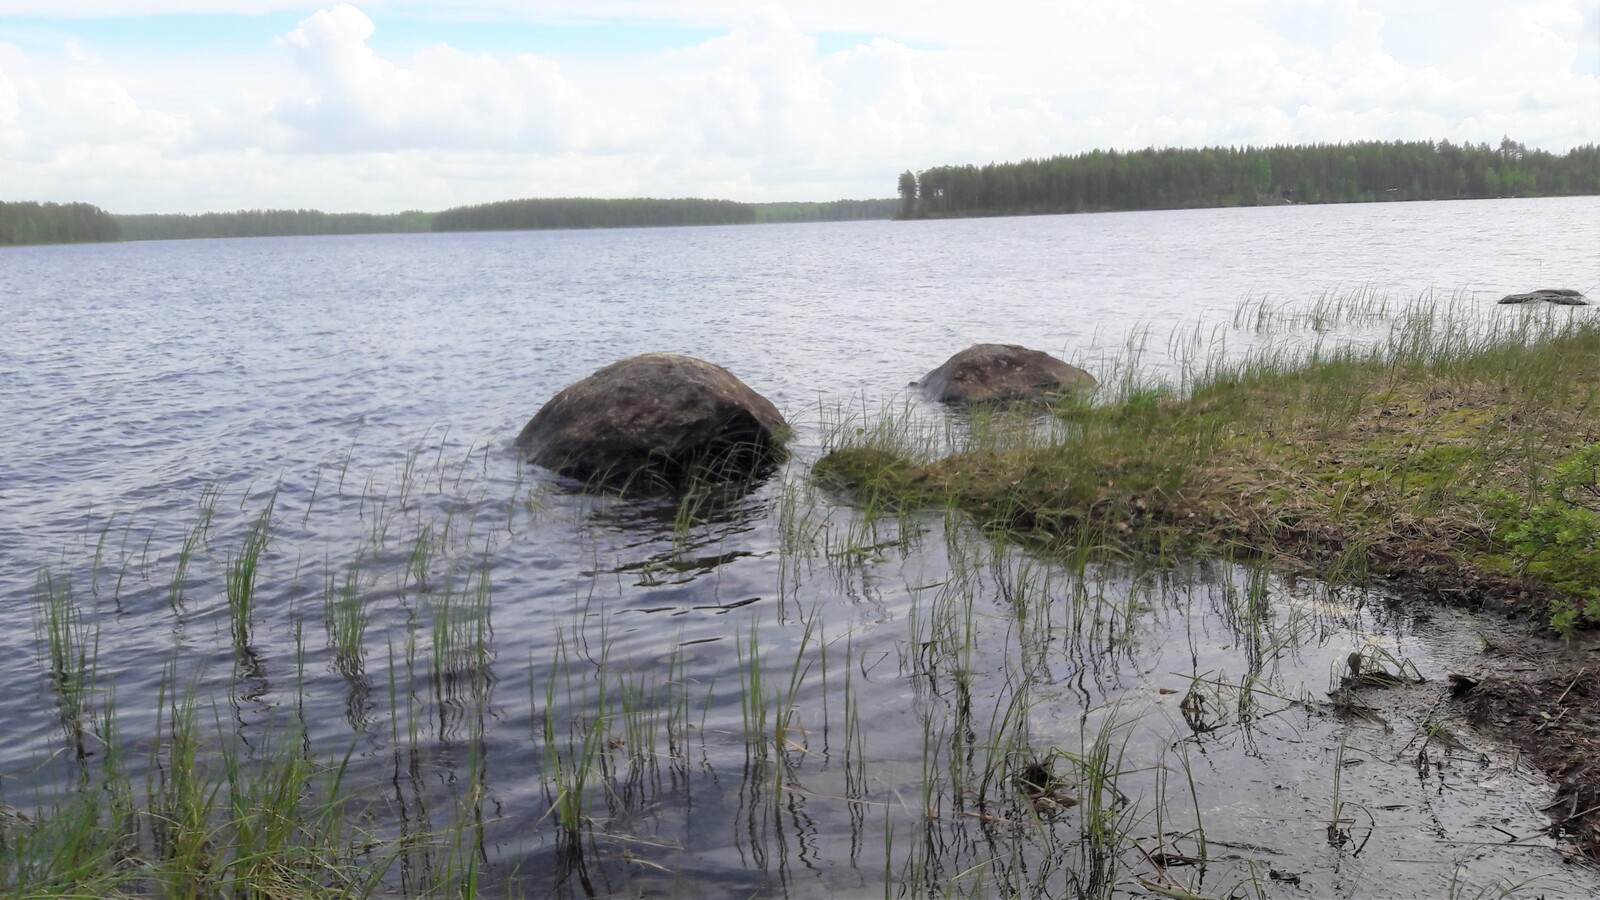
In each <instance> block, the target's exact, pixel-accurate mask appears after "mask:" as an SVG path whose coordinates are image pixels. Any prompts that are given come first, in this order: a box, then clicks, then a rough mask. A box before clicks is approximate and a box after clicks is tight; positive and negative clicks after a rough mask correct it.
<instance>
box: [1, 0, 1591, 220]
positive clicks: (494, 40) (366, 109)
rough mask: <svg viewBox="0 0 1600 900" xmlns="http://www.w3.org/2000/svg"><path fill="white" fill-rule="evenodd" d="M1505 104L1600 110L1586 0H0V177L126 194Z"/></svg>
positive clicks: (288, 191)
mask: <svg viewBox="0 0 1600 900" xmlns="http://www.w3.org/2000/svg"><path fill="white" fill-rule="evenodd" d="M1504 136H1509V137H1511V138H1512V139H1514V140H1517V141H1521V142H1523V143H1525V144H1527V145H1528V146H1530V147H1538V148H1542V149H1546V150H1551V151H1555V152H1564V151H1566V150H1568V149H1570V148H1572V147H1574V146H1577V145H1581V144H1590V143H1596V142H1600V0H1527V2H1524V0H1049V2H1045V0H992V2H989V3H978V2H976V0H805V2H760V0H448V2H446V0H356V2H350V3H330V2H326V0H324V2H320V3H318V2H296V0H209V2H205V0H0V199H6V200H24V199H26V200H53V201H58V202H66V201H78V200H81V201H87V202H90V203H94V204H97V205H99V206H101V207H103V208H105V209H107V210H109V211H112V212H119V213H138V212H202V211H207V210H232V209H246V208H269V207H272V208H318V209H324V210H329V211H367V212H395V211H400V210H405V209H425V210H435V209H442V208H446V207H449V206H455V205H460V204H466V203H482V202H487V201H492V200H502V199H510V198H516V197H555V196H591V197H634V196H651V197H683V196H699V197H717V198H728V199H735V200H745V201H768V200H833V199H839V198H867V197H888V196H893V195H894V193H895V186H896V177H897V176H898V174H899V173H900V172H902V171H905V170H908V169H909V170H912V171H920V170H922V169H926V168H929V167H931V166H936V165H944V164H966V163H973V164H977V165H982V164H985V163H988V162H1003V161H1008V160H1019V159H1025V158H1030V157H1044V156H1053V155H1057V154H1070V153H1077V152H1081V151H1086V150H1092V149H1095V148H1105V149H1123V150H1129V149H1140V148H1143V147H1150V146H1155V147H1194V146H1204V145H1243V144H1277V143H1313V142H1328V141H1355V140H1402V139H1403V140H1450V141H1454V142H1462V141H1470V142H1479V141H1487V142H1489V143H1498V142H1499V140H1500V139H1501V138H1502V137H1504Z"/></svg>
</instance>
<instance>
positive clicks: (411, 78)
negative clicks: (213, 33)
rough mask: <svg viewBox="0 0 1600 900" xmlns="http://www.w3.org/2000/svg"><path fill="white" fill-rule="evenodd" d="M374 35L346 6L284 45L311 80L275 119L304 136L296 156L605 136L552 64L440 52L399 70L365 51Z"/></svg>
mask: <svg viewBox="0 0 1600 900" xmlns="http://www.w3.org/2000/svg"><path fill="white" fill-rule="evenodd" d="M374 31H375V26H374V24H373V22H372V20H371V19H370V18H369V17H368V16H367V15H366V14H365V13H363V12H361V11H360V10H359V9H357V8H355V7H354V6H350V5H349V4H340V5H338V6H335V7H333V8H332V9H328V10H323V11H320V12H317V13H316V14H314V15H312V16H310V17H309V18H307V19H306V20H305V21H303V22H301V23H300V25H299V26H298V27H297V28H295V29H294V30H293V31H291V32H289V33H288V34H287V35H285V36H284V37H283V38H282V40H281V42H280V43H281V45H282V46H283V47H284V48H285V49H287V50H288V52H289V53H290V55H291V56H292V57H293V58H294V60H295V62H296V64H297V65H298V67H299V69H300V71H301V73H302V75H303V76H304V80H303V88H302V90H301V92H300V93H299V95H298V96H290V97H284V98H282V99H281V100H280V101H279V102H278V103H277V104H276V107H275V109H274V115H275V117H276V118H277V119H278V120H279V121H281V122H282V123H284V124H286V125H289V126H291V127H292V128H294V129H296V130H297V131H298V133H299V137H300V140H299V141H298V142H297V146H298V148H299V149H303V150H312V151H336V152H353V151H392V150H401V149H414V148H420V147H474V148H481V147H485V146H488V147H499V148H503V149H507V150H522V151H534V152H562V151H565V150H574V149H583V148H586V147H588V146H589V145H590V144H591V142H593V141H595V140H596V139H597V138H598V137H599V136H600V135H602V134H603V133H604V132H606V130H607V129H606V128H605V127H604V123H603V120H601V119H599V118H598V117H595V116H592V115H590V113H589V111H590V109H591V108H592V107H591V106H590V105H589V104H588V103H586V102H585V100H584V97H583V95H582V94H581V92H580V91H579V90H578V89H577V88H576V87H575V86H574V85H573V84H572V83H571V82H570V81H569V80H568V79H567V78H566V77H565V76H564V75H563V74H562V72H561V67H560V66H559V65H557V64H556V63H554V62H552V61H550V60H544V59H540V58H538V57H535V56H532V55H530V54H522V55H519V56H517V57H515V58H514V59H511V60H509V61H506V60H502V59H498V58H496V57H493V56H490V55H487V54H475V53H466V52H463V51H461V50H457V49H455V48H453V47H449V46H445V45H437V46H433V47H429V48H426V49H424V50H422V51H420V52H418V53H417V54H416V55H415V56H414V57H413V58H412V59H411V60H409V61H408V62H407V63H406V64H401V63H397V62H395V61H392V60H388V59H384V58H382V57H380V56H379V55H378V54H377V53H375V52H374V51H373V49H372V48H371V47H370V46H369V45H368V40H369V39H370V38H371V37H372V35H373V33H374Z"/></svg>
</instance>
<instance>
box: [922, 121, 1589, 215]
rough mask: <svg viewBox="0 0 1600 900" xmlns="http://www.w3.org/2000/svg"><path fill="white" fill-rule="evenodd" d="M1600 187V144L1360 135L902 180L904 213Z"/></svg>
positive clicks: (1035, 163) (1104, 155)
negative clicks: (1551, 149)
mask: <svg viewBox="0 0 1600 900" xmlns="http://www.w3.org/2000/svg"><path fill="white" fill-rule="evenodd" d="M1576 194H1600V146H1596V145H1594V144H1587V145H1584V146H1582V147H1577V148H1574V149H1573V150H1571V151H1569V152H1567V153H1565V154H1562V155H1557V154H1554V153H1548V152H1546V151H1543V150H1534V149H1529V148H1528V147H1526V146H1524V145H1523V144H1519V143H1516V142H1514V141H1512V140H1511V139H1510V138H1506V139H1505V140H1502V141H1501V142H1500V145H1499V146H1497V147H1492V146H1490V145H1489V144H1452V143H1450V142H1449V141H1440V142H1438V143H1434V142H1432V141H1360V142H1357V143H1348V144H1316V145H1280V146H1273V147H1203V148H1200V149H1161V150H1158V149H1155V148H1148V149H1145V150H1138V151H1133V152H1126V153H1124V152H1119V151H1115V150H1094V151H1091V152H1088V153H1080V154H1076V155H1072V156H1054V157H1050V158H1048V159H1028V160H1023V161H1021V162H1015V163H990V164H989V165H986V166H981V167H980V166H972V165H964V166H936V167H934V168H931V169H926V170H924V171H922V172H921V173H913V172H910V171H907V172H904V173H902V174H901V175H900V179H899V195H900V211H899V213H898V217H899V218H903V219H917V218H946V217H964V216H990V215H993V216H1005V215H1029V214H1048V213H1075V212H1105V211H1112V210H1137V209H1186V208H1200V207H1228V206H1259V205H1266V204H1282V203H1354V202H1369V201H1382V200H1457V199H1478V198H1489V197H1549V196H1567V195H1576Z"/></svg>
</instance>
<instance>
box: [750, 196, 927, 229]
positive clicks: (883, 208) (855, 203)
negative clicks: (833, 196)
mask: <svg viewBox="0 0 1600 900" xmlns="http://www.w3.org/2000/svg"><path fill="white" fill-rule="evenodd" d="M754 206H755V208H756V221H757V222H760V223H763V224H765V223H769V222H853V221H858V220H862V219H892V218H894V216H895V213H896V212H898V211H899V210H900V201H899V200H896V199H895V198H893V197H889V198H887V199H884V200H834V201H833V202H831V203H756V204H754Z"/></svg>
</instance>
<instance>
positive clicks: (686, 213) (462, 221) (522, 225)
mask: <svg viewBox="0 0 1600 900" xmlns="http://www.w3.org/2000/svg"><path fill="white" fill-rule="evenodd" d="M755 221H756V211H755V207H753V206H751V205H750V204H748V203H736V202H734V201H732V200H698V199H693V198H683V199H677V200H658V199H653V198H645V197H637V198H633V199H630V200H597V199H591V198H584V197H555V198H539V199H528V200H501V201H499V202H496V203H480V204H477V205H475V206H457V207H454V208H452V209H447V210H444V211H443V212H438V213H434V216H433V230H434V231H527V230H542V229H552V228H653V227H660V226H669V225H748V224H754V222H755Z"/></svg>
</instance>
